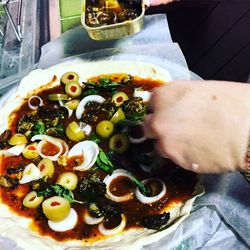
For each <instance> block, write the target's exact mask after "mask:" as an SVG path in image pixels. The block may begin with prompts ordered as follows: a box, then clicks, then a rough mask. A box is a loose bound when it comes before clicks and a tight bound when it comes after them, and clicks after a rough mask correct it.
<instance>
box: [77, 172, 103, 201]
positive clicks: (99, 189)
mask: <svg viewBox="0 0 250 250" xmlns="http://www.w3.org/2000/svg"><path fill="white" fill-rule="evenodd" d="M79 192H80V194H81V196H82V197H83V198H84V199H85V200H87V201H95V200H97V199H98V198H100V197H103V196H105V193H106V185H105V183H103V182H102V181H101V179H100V176H99V174H97V173H96V172H94V173H90V174H89V175H87V176H86V177H84V178H83V179H82V181H81V182H80V185H79Z"/></svg>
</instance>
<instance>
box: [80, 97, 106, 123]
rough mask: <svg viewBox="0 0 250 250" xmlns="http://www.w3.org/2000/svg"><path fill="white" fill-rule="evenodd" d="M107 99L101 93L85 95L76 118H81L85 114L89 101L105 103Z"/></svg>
mask: <svg viewBox="0 0 250 250" xmlns="http://www.w3.org/2000/svg"><path fill="white" fill-rule="evenodd" d="M105 100H106V99H105V98H103V97H102V96H100V95H89V96H86V97H84V98H83V99H82V100H81V101H80V103H79V104H78V106H77V109H76V118H77V119H78V120H79V119H81V116H82V114H83V112H84V111H85V106H86V104H87V103H88V102H97V103H103V102H104V101H105Z"/></svg>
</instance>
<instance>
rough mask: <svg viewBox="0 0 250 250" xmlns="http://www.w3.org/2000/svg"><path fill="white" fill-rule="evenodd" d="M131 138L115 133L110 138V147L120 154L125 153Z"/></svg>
mask: <svg viewBox="0 0 250 250" xmlns="http://www.w3.org/2000/svg"><path fill="white" fill-rule="evenodd" d="M128 145H129V140H128V138H127V137H126V136H125V135H124V134H115V135H113V136H112V137H111V138H110V140H109V148H110V149H111V150H114V151H115V152H117V153H118V154H123V153H125V152H126V151H127V149H128Z"/></svg>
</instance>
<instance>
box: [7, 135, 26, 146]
mask: <svg viewBox="0 0 250 250" xmlns="http://www.w3.org/2000/svg"><path fill="white" fill-rule="evenodd" d="M27 142H28V141H27V138H26V136H25V135H23V134H14V135H12V136H11V137H10V139H9V144H10V145H11V146H15V145H20V144H26V143H27Z"/></svg>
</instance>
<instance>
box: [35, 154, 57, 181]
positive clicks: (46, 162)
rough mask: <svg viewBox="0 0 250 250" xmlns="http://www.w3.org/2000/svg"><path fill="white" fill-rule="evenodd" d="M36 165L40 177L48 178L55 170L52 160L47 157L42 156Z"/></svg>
mask: <svg viewBox="0 0 250 250" xmlns="http://www.w3.org/2000/svg"><path fill="white" fill-rule="evenodd" d="M37 167H38V168H39V169H40V171H41V178H43V177H44V178H49V177H52V176H53V174H54V172H55V167H54V164H53V162H52V161H51V160H50V159H48V158H44V159H42V160H41V161H40V162H39V163H38V165H37Z"/></svg>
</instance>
